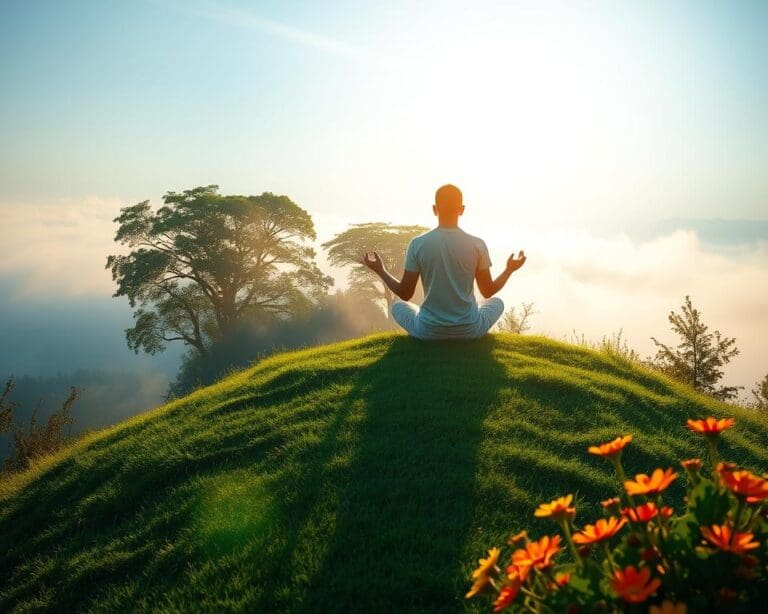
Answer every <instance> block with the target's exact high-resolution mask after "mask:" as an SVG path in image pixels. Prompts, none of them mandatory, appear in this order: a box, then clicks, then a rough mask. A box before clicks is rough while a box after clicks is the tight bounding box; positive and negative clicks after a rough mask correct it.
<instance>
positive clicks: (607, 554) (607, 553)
mask: <svg viewBox="0 0 768 614" xmlns="http://www.w3.org/2000/svg"><path fill="white" fill-rule="evenodd" d="M603 548H605V558H606V559H608V564H609V565H610V566H611V571H616V563H615V562H614V560H613V557H612V556H611V549H610V548H609V547H608V540H605V541H604V542H603Z"/></svg>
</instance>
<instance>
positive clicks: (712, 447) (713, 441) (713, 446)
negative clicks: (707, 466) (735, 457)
mask: <svg viewBox="0 0 768 614" xmlns="http://www.w3.org/2000/svg"><path fill="white" fill-rule="evenodd" d="M707 443H708V444H709V462H710V463H712V479H713V480H714V482H715V484H718V485H719V484H720V476H719V475H718V474H717V466H718V465H719V464H720V457H719V456H718V454H717V438H716V436H715V437H707Z"/></svg>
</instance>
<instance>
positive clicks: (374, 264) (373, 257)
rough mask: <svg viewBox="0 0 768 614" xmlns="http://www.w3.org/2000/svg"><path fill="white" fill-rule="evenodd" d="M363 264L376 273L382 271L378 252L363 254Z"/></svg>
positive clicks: (382, 265)
mask: <svg viewBox="0 0 768 614" xmlns="http://www.w3.org/2000/svg"><path fill="white" fill-rule="evenodd" d="M363 264H364V265H365V266H367V267H368V268H369V269H371V270H372V271H374V272H376V273H380V272H381V271H383V270H384V262H383V261H382V260H381V256H379V253H378V252H375V251H374V252H365V254H364V255H363Z"/></svg>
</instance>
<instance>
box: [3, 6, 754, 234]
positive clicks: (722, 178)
mask: <svg viewBox="0 0 768 614" xmlns="http://www.w3.org/2000/svg"><path fill="white" fill-rule="evenodd" d="M508 4H512V3H491V2H487V3H482V2H480V3H474V4H473V5H472V8H471V9H470V8H466V7H467V4H466V3H459V2H390V3H372V2H371V3H369V2H316V3H307V2H231V1H230V2H199V1H196V0H192V1H189V2H174V1H162V0H160V1H147V0H137V1H135V2H109V1H106V2H105V1H91V2H83V1H79V2H78V1H73V2H66V3H62V2H10V3H9V2H6V3H4V5H3V9H2V12H3V19H2V20H0V81H1V82H2V83H3V96H2V97H0V130H1V132H2V134H3V139H2V143H0V203H2V202H38V201H44V200H50V199H61V198H74V199H78V198H85V197H87V196H93V195H98V196H101V197H115V196H116V197H119V198H125V199H127V200H131V199H139V198H146V197H157V196H159V195H161V194H162V193H163V192H165V191H166V190H169V189H182V188H185V187H190V186H192V185H193V184H194V185H197V184H204V183H210V182H214V183H219V184H221V185H222V187H223V188H224V189H225V190H227V191H236V192H257V191H261V190H265V189H269V190H274V191H282V192H285V193H288V194H289V195H293V196H294V197H295V199H296V200H297V201H299V202H300V203H302V204H304V205H305V206H306V207H307V208H308V209H310V210H312V211H316V212H318V213H321V214H325V215H328V216H339V217H343V218H345V219H346V218H354V217H364V216H365V214H366V213H368V211H371V212H376V211H380V210H381V206H382V204H383V203H387V205H388V206H389V207H390V208H391V209H392V211H391V216H392V217H393V218H398V219H400V218H405V217H407V216H408V215H409V213H410V210H411V208H412V207H413V206H415V205H416V204H417V203H421V202H423V201H424V199H425V198H428V196H429V194H430V193H431V190H432V188H433V185H434V184H435V182H441V181H444V180H450V179H451V178H454V179H453V180H455V181H456V182H457V183H459V184H460V185H464V187H465V191H466V192H467V194H469V195H474V196H475V200H476V201H478V202H479V203H481V204H483V206H486V207H488V208H489V209H491V211H488V212H487V213H488V214H493V213H496V214H499V212H498V211H495V210H496V209H502V208H506V207H508V206H510V205H515V206H518V207H520V208H523V209H528V210H530V209H531V208H533V207H535V208H536V209H537V210H538V211H540V212H546V214H547V215H550V214H556V215H559V216H563V217H576V218H579V219H586V220H590V219H592V218H593V217H599V216H606V215H607V216H611V217H617V218H622V217H649V218H652V219H653V218H656V217H667V216H671V217H698V218H711V217H728V218H761V217H765V215H766V213H765V209H766V207H765V204H766V203H765V201H766V194H768V173H765V172H764V162H763V161H764V160H765V159H766V158H768V71H766V70H765V63H766V60H768V42H766V41H767V40H768V37H765V36H764V32H765V26H766V24H768V5H766V4H765V3H761V2H751V3H750V2H735V3H734V2H731V3H727V2H721V3H711V2H676V3H668V2H667V3H662V2H655V3H654V2H638V3H634V4H633V3H614V2H605V3H600V2H585V3H565V2H563V3H533V2H531V3H515V4H514V7H511V8H510V7H508V6H507V5H508ZM568 79H571V80H572V81H571V82H568ZM569 88H570V89H569ZM468 90H471V91H468ZM542 184H547V187H542ZM366 201H367V202H366ZM393 202H394V203H396V204H392V203H393ZM0 206H2V204H0ZM427 213H428V210H427Z"/></svg>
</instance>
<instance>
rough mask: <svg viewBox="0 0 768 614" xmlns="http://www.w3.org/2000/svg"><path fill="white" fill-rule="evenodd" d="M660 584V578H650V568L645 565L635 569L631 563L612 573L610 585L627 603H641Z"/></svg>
mask: <svg viewBox="0 0 768 614" xmlns="http://www.w3.org/2000/svg"><path fill="white" fill-rule="evenodd" d="M659 586H661V580H659V579H658V578H654V579H652V580H651V570H650V569H648V568H647V567H642V568H640V569H635V568H634V567H633V566H632V565H630V566H629V567H627V568H625V569H623V570H622V569H617V570H616V571H615V572H614V573H613V579H612V580H611V587H612V588H613V590H615V591H616V592H617V593H618V595H619V597H621V598H622V599H623V600H624V601H626V602H628V603H642V602H643V601H645V600H646V599H648V597H650V596H651V595H652V594H653V593H655V592H656V589H657V588H659Z"/></svg>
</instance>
